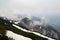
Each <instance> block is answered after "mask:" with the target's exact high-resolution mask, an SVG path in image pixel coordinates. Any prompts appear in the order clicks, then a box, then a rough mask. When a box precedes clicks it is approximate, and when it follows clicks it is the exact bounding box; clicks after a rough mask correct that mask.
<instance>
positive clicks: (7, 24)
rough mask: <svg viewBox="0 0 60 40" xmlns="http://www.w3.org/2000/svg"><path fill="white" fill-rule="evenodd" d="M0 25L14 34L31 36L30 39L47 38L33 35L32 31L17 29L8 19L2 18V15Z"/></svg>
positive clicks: (44, 39) (41, 39) (40, 39)
mask: <svg viewBox="0 0 60 40" xmlns="http://www.w3.org/2000/svg"><path fill="white" fill-rule="evenodd" d="M0 27H3V28H5V30H10V31H12V32H14V33H16V34H19V35H23V36H25V37H28V38H31V39H32V40H47V39H46V38H43V37H40V36H38V35H35V34H33V33H29V32H25V31H22V30H20V29H18V28H16V27H14V26H13V25H12V23H11V22H10V21H9V20H6V19H4V18H3V17H0ZM1 31H2V30H1ZM3 33H4V32H3ZM4 34H5V33H4ZM2 35H3V34H2ZM0 36H1V35H0Z"/></svg>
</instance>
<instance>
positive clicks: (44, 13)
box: [0, 0, 60, 24]
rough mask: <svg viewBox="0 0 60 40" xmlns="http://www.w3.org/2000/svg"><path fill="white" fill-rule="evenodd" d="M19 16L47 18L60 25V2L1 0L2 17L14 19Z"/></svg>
mask: <svg viewBox="0 0 60 40" xmlns="http://www.w3.org/2000/svg"><path fill="white" fill-rule="evenodd" d="M19 14H22V15H28V16H31V15H34V16H38V17H40V16H41V17H46V18H50V19H51V21H52V22H56V23H59V24H60V22H59V20H60V0H0V15H1V16H7V17H8V16H9V17H13V18H14V17H15V15H19ZM52 17H55V19H53V18H52ZM56 19H58V20H56ZM54 20H55V21H54Z"/></svg>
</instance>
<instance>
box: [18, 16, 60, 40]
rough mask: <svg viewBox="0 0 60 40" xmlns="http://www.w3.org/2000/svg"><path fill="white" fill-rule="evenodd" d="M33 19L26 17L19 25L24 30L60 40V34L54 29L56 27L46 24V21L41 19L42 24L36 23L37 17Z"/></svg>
mask: <svg viewBox="0 0 60 40" xmlns="http://www.w3.org/2000/svg"><path fill="white" fill-rule="evenodd" d="M33 19H34V20H32V19H29V18H27V17H25V18H23V19H22V20H21V21H20V22H19V23H18V24H17V25H18V26H22V27H23V28H25V29H27V30H30V31H35V32H38V33H41V34H43V35H46V36H48V37H51V38H54V39H57V40H58V39H59V37H60V33H59V32H58V31H57V30H56V29H55V28H54V26H52V25H50V24H46V23H45V22H44V19H40V20H41V21H42V22H41V21H36V20H35V19H36V17H35V18H33ZM38 20H39V19H38ZM40 22H41V23H42V25H41V24H40ZM45 24H46V25H45Z"/></svg>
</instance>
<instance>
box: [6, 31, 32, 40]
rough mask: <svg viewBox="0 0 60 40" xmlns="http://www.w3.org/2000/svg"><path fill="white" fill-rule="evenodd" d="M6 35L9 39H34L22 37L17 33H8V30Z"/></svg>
mask: <svg viewBox="0 0 60 40" xmlns="http://www.w3.org/2000/svg"><path fill="white" fill-rule="evenodd" d="M6 35H7V36H8V37H11V38H13V39H15V40H32V39H30V38H27V37H24V36H22V35H18V34H15V33H13V32H12V31H8V30H7V32H6Z"/></svg>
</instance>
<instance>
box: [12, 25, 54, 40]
mask: <svg viewBox="0 0 60 40" xmlns="http://www.w3.org/2000/svg"><path fill="white" fill-rule="evenodd" d="M13 26H14V27H16V28H18V29H20V30H22V31H25V32H30V33H33V34H35V35H38V36H40V37H43V38H47V39H48V40H55V39H52V38H49V37H47V36H44V35H42V34H40V33H37V32H32V31H28V30H26V29H23V28H21V27H19V26H17V25H14V24H13Z"/></svg>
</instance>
